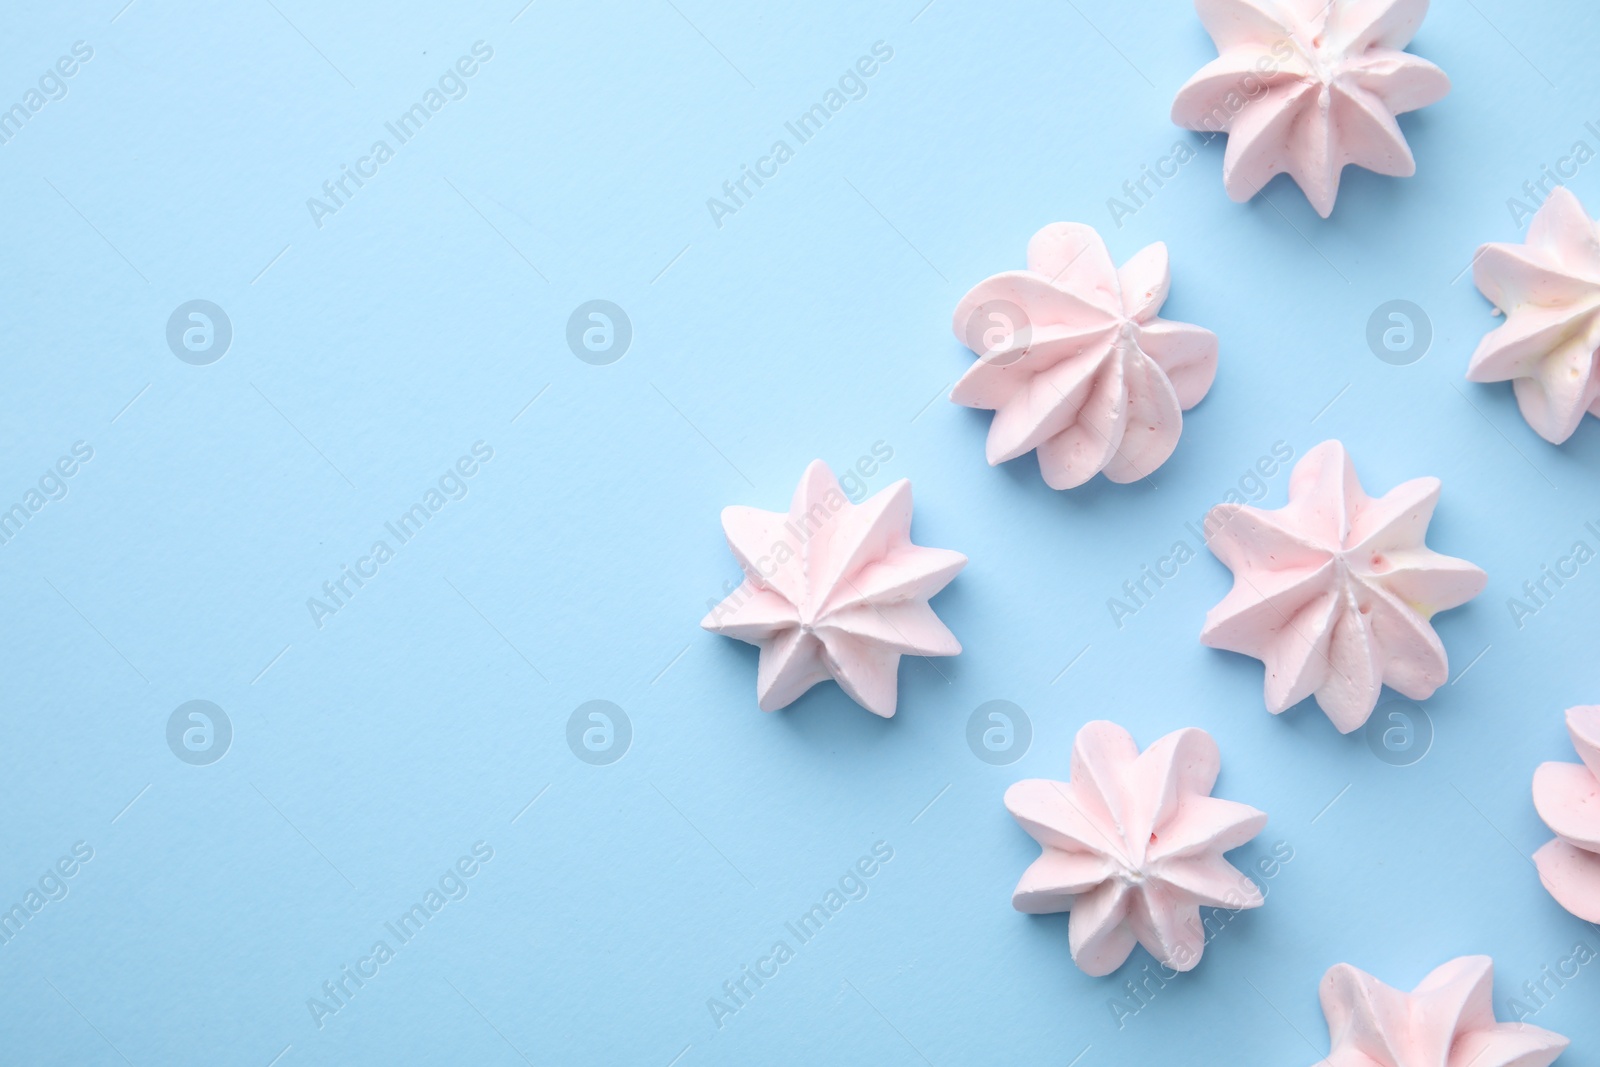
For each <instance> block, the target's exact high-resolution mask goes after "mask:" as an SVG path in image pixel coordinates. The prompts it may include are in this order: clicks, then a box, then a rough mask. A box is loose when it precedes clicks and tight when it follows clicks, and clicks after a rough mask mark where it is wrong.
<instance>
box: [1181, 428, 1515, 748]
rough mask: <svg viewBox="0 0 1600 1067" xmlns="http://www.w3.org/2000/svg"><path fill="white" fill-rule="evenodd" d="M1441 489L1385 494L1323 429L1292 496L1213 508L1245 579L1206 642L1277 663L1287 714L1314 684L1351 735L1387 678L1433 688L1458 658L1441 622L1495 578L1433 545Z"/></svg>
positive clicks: (1413, 689)
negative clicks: (1370, 485)
mask: <svg viewBox="0 0 1600 1067" xmlns="http://www.w3.org/2000/svg"><path fill="white" fill-rule="evenodd" d="M1438 501H1439V479H1437V478H1416V479H1413V480H1412V481H1409V482H1406V483H1405V484H1403V485H1400V486H1397V487H1395V488H1394V489H1391V490H1390V491H1389V492H1388V493H1386V494H1384V495H1383V496H1381V497H1379V498H1378V499H1376V500H1374V499H1372V498H1371V497H1369V496H1367V494H1366V493H1364V492H1362V490H1361V483H1360V482H1358V481H1357V480H1356V472H1355V467H1354V466H1353V465H1352V464H1351V462H1350V456H1349V455H1348V453H1346V452H1345V448H1344V445H1343V444H1341V443H1339V442H1338V441H1324V442H1323V443H1322V444H1320V445H1318V446H1317V447H1315V448H1313V449H1312V450H1311V451H1309V452H1307V453H1306V454H1305V457H1304V458H1302V459H1301V460H1300V462H1299V463H1297V464H1295V468H1294V473H1293V474H1291V475H1290V477H1289V504H1288V506H1287V507H1283V508H1279V509H1278V510H1276V511H1264V510H1262V509H1260V508H1253V507H1250V506H1249V505H1246V504H1219V505H1218V506H1217V507H1215V508H1213V509H1211V513H1210V514H1209V515H1208V516H1206V524H1205V525H1206V544H1207V545H1208V546H1209V547H1210V549H1211V551H1212V552H1213V553H1215V554H1216V557H1217V558H1218V559H1220V560H1221V561H1222V562H1223V563H1224V564H1225V565H1226V566H1227V567H1228V569H1229V570H1231V571H1233V589H1232V590H1230V591H1229V593H1228V595H1227V596H1226V597H1224V598H1223V600H1222V602H1221V603H1219V604H1218V605H1217V606H1216V607H1214V608H1212V609H1211V611H1210V613H1209V614H1207V615H1206V622H1205V628H1204V629H1202V630H1201V631H1200V640H1201V641H1202V642H1203V643H1204V644H1207V645H1210V646H1211V647H1212V648H1221V649H1226V650H1228V651H1230V652H1239V653H1243V654H1244V655H1246V656H1252V657H1254V658H1255V659H1259V660H1261V661H1262V662H1263V663H1264V664H1265V665H1266V701H1267V710H1268V711H1270V712H1272V713H1273V714H1274V715H1276V714H1278V713H1280V712H1282V711H1284V710H1286V709H1288V708H1290V707H1292V706H1293V705H1295V704H1297V703H1299V702H1300V701H1302V700H1304V699H1305V698H1306V697H1308V696H1311V695H1313V694H1315V695H1316V698H1317V704H1318V706H1320V707H1321V708H1322V710H1323V711H1324V712H1326V713H1327V715H1328V718H1329V719H1331V720H1332V721H1333V724H1334V726H1336V727H1338V729H1339V732H1340V733H1349V732H1350V731H1352V730H1354V729H1356V728H1357V727H1359V726H1361V725H1362V724H1364V723H1365V722H1366V721H1367V718H1368V716H1370V715H1371V714H1372V709H1373V708H1375V707H1376V706H1377V704H1378V694H1379V692H1380V691H1381V690H1382V688H1383V686H1384V685H1385V684H1388V685H1389V686H1391V687H1392V688H1394V689H1396V690H1398V691H1399V692H1401V693H1403V694H1404V695H1406V696H1408V697H1410V698H1411V699H1413V700H1423V699H1425V698H1427V697H1430V696H1432V695H1433V692H1434V690H1435V689H1438V688H1439V686H1440V685H1442V684H1444V682H1445V680H1446V679H1447V678H1448V677H1449V664H1448V662H1447V661H1446V658H1445V651H1444V645H1443V644H1442V643H1441V642H1440V640H1439V635H1438V634H1436V633H1434V631H1433V627H1432V626H1431V625H1429V620H1430V619H1431V618H1432V617H1433V614H1434V613H1435V612H1438V611H1443V610H1445V609H1446V608H1453V607H1458V606H1460V605H1461V604H1465V603H1466V602H1467V601H1468V600H1471V599H1472V598H1473V597H1475V596H1477V595H1478V594H1479V593H1480V592H1482V591H1483V587H1484V585H1485V583H1486V582H1487V581H1488V576H1487V575H1485V574H1484V573H1483V571H1481V570H1479V569H1478V568H1477V567H1475V566H1473V565H1472V564H1470V563H1468V562H1467V561H1466V560H1462V559H1455V558H1453V557H1451V556H1443V555H1440V554H1439V553H1437V552H1434V551H1432V550H1431V549H1429V548H1428V547H1427V546H1426V545H1425V544H1424V543H1423V538H1424V536H1425V535H1426V533H1427V529H1428V521H1429V520H1430V519H1431V518H1432V517H1433V508H1434V505H1435V504H1437V503H1438Z"/></svg>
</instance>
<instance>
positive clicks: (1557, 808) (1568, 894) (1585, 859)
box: [1533, 706, 1600, 923]
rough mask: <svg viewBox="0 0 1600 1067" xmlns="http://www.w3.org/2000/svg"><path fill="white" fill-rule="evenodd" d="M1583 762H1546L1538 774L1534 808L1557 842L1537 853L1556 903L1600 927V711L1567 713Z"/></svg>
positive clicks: (1588, 709) (1538, 864) (1541, 872)
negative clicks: (1598, 924) (1599, 924)
mask: <svg viewBox="0 0 1600 1067" xmlns="http://www.w3.org/2000/svg"><path fill="white" fill-rule="evenodd" d="M1567 732H1568V733H1570V734H1571V735H1572V745H1573V747H1574V748H1576V749H1577V750H1578V758H1579V759H1581V760H1583V762H1582V763H1581V764H1578V763H1545V764H1542V765H1540V767H1539V769H1538V770H1537V771H1535V772H1534V775H1533V806H1534V807H1535V808H1537V809H1538V811H1539V818H1541V819H1543V820H1544V821H1545V825H1546V826H1548V827H1550V829H1551V830H1552V831H1553V832H1554V833H1555V835H1556V839H1555V840H1554V841H1551V842H1550V843H1549V844H1547V845H1545V846H1544V847H1543V848H1541V849H1539V851H1537V852H1535V853H1534V854H1533V863H1534V866H1535V867H1537V868H1538V869H1539V880H1540V881H1541V882H1543V883H1544V887H1545V888H1546V889H1548V890H1549V891H1550V895H1551V896H1553V897H1555V898H1556V903H1558V904H1560V905H1561V906H1562V907H1563V908H1566V909H1567V910H1568V911H1570V912H1572V914H1574V915H1576V916H1577V917H1578V918H1580V919H1583V920H1586V921H1587V922H1592V923H1600V707H1594V706H1588V707H1576V708H1568V709H1567Z"/></svg>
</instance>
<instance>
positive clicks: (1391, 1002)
mask: <svg viewBox="0 0 1600 1067" xmlns="http://www.w3.org/2000/svg"><path fill="white" fill-rule="evenodd" d="M1318 992H1319V993H1320V994H1321V997H1322V1014H1323V1015H1325V1016H1327V1019H1328V1039H1329V1042H1330V1043H1331V1044H1332V1046H1333V1048H1332V1051H1330V1052H1329V1053H1328V1056H1327V1058H1326V1059H1323V1060H1319V1061H1318V1064H1319V1067H1549V1064H1551V1063H1553V1062H1554V1061H1555V1059H1556V1057H1557V1056H1559V1055H1561V1053H1562V1051H1563V1050H1565V1049H1566V1047H1567V1045H1568V1044H1570V1042H1569V1041H1568V1040H1567V1039H1566V1038H1564V1037H1562V1036H1561V1035H1560V1034H1557V1033H1552V1032H1551V1031H1549V1030H1543V1029H1540V1028H1539V1027H1537V1026H1531V1025H1529V1024H1528V1023H1520V1022H1518V1023H1502V1022H1497V1021H1496V1020H1495V1017H1494V1004H1493V1002H1492V1001H1493V996H1494V961H1493V960H1492V959H1490V958H1489V957H1488V956H1461V957H1459V958H1457V959H1453V960H1451V961H1450V962H1449V963H1446V964H1445V965H1443V966H1442V967H1439V968H1436V969H1435V970H1434V971H1433V972H1432V973H1431V974H1429V975H1428V977H1426V978H1424V979H1423V980H1422V983H1421V984H1420V985H1418V986H1417V988H1415V989H1413V990H1412V991H1411V992H1409V993H1402V992H1401V991H1400V990H1398V989H1395V988H1393V987H1391V986H1387V985H1385V984H1383V983H1382V982H1380V981H1378V980H1377V979H1376V978H1374V977H1372V975H1370V974H1367V973H1366V972H1365V971H1361V970H1357V969H1356V968H1355V967H1352V966H1350V965H1349V964H1348V963H1336V964H1334V965H1333V966H1332V967H1330V968H1329V969H1328V973H1327V974H1326V975H1324V976H1323V978H1322V985H1321V988H1320V989H1319V990H1318Z"/></svg>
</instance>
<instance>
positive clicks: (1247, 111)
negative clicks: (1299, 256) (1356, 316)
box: [1172, 0, 1450, 218]
mask: <svg viewBox="0 0 1600 1067" xmlns="http://www.w3.org/2000/svg"><path fill="white" fill-rule="evenodd" d="M1194 6H1195V10H1196V11H1197V12H1198V13H1199V15H1200V21H1201V22H1202V23H1204V24H1205V28H1206V32H1208V33H1210V34H1211V39H1212V40H1213V41H1215V42H1216V45H1217V53H1218V54H1217V58H1216V59H1214V60H1212V61H1211V62H1210V63H1208V64H1206V65H1205V66H1204V67H1202V68H1201V69H1200V71H1199V73H1197V74H1196V75H1195V76H1194V77H1193V78H1190V79H1189V82H1188V84H1186V85H1185V86H1184V87H1183V88H1182V89H1179V90H1178V96H1177V98H1176V99H1175V100H1174V101H1173V102H1172V121H1173V122H1175V123H1177V124H1178V125H1179V126H1183V127H1185V128H1187V129H1191V130H1201V131H1203V132H1207V133H1210V134H1212V135H1213V136H1215V135H1216V134H1218V133H1224V132H1225V133H1227V135H1228V150H1227V153H1226V154H1225V155H1224V156H1223V160H1222V184H1223V187H1224V188H1226V189H1227V191H1228V196H1229V197H1231V198H1232V199H1234V200H1236V201H1239V202H1241V203H1242V202H1243V201H1246V200H1249V199H1250V198H1251V197H1252V196H1254V195H1255V194H1256V193H1258V192H1260V191H1261V187H1262V186H1264V185H1266V184H1267V182H1268V181H1270V180H1271V179H1272V178H1273V176H1274V175H1277V174H1288V175H1289V177H1291V178H1293V179H1294V180H1295V182H1297V183H1298V184H1299V186H1300V188H1301V189H1302V190H1304V191H1305V194H1306V199H1307V200H1309V201H1311V206H1312V207H1313V208H1315V209H1316V211H1317V214H1319V215H1321V216H1322V217H1323V218H1327V217H1328V216H1329V215H1331V214H1332V213H1333V202H1334V200H1335V199H1336V198H1337V197H1338V195H1339V174H1340V172H1341V171H1342V170H1344V168H1345V166H1347V165H1348V164H1352V163H1353V164H1355V165H1356V166H1359V167H1365V168H1366V169H1368V170H1371V171H1376V172H1377V173H1379V174H1388V175H1393V176H1395V177H1402V178H1404V177H1410V176H1411V175H1412V174H1415V173H1416V170H1417V164H1416V160H1415V159H1413V158H1412V155H1411V148H1410V146H1409V145H1407V144H1406V138H1405V134H1403V133H1401V132H1400V126H1399V124H1398V123H1397V122H1395V116H1396V115H1400V114H1403V113H1405V112H1407V111H1415V110H1416V109H1417V108H1419V107H1426V106H1427V105H1429V104H1432V103H1435V102H1437V101H1438V100H1440V99H1442V98H1443V97H1444V95H1445V94H1446V93H1448V92H1449V91H1450V79H1449V78H1447V77H1445V74H1444V71H1442V70H1440V69H1439V68H1438V67H1436V66H1434V65H1433V64H1432V63H1429V62H1428V61H1427V60H1425V59H1421V58H1419V57H1417V56H1414V55H1411V54H1410V53H1408V52H1406V51H1405V47H1406V45H1407V44H1408V43H1410V41H1411V38H1412V36H1413V35H1415V34H1416V32H1417V27H1419V26H1421V25H1422V18H1423V16H1424V15H1426V14H1427V13H1428V0H1195V5H1194Z"/></svg>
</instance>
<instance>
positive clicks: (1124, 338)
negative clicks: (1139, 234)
mask: <svg viewBox="0 0 1600 1067" xmlns="http://www.w3.org/2000/svg"><path fill="white" fill-rule="evenodd" d="M1171 281H1172V274H1171V270H1170V269H1169V267H1168V263H1167V246H1166V245H1164V244H1161V243H1159V242H1158V243H1156V244H1153V245H1149V246H1148V247H1146V248H1144V249H1143V250H1142V251H1140V252H1139V253H1138V254H1137V255H1135V256H1134V257H1133V258H1132V259H1130V260H1128V262H1126V263H1124V264H1123V265H1122V267H1121V268H1118V267H1116V266H1115V265H1114V264H1113V263H1112V262H1111V254H1110V253H1109V252H1108V251H1106V245H1105V242H1104V241H1102V240H1101V239H1100V235H1099V234H1098V233H1096V232H1095V230H1094V227H1092V226H1085V225H1083V224H1082V223H1076V222H1056V223H1052V224H1050V225H1049V226H1046V227H1045V228H1044V229H1042V230H1040V231H1039V232H1038V233H1036V234H1034V235H1033V239H1032V240H1031V241H1029V242H1028V269H1027V270H1013V271H1006V272H1005V273H1003V274H996V275H995V276H994V277H992V278H986V279H985V280H983V281H981V282H979V283H978V284H977V285H975V286H973V287H972V290H971V291H970V292H968V293H967V295H966V296H964V297H962V298H961V303H960V304H958V305H956V311H955V316H954V321H953V326H954V329H955V334H956V336H957V337H958V338H960V339H961V341H962V342H963V343H964V344H966V345H967V347H968V348H971V349H972V350H973V351H975V352H977V353H978V357H979V358H978V362H976V363H974V364H973V365H972V366H971V367H970V368H969V369H968V370H967V373H966V374H965V375H963V376H962V378H961V380H960V381H959V382H957V383H956V385H955V388H954V389H953V390H952V391H951V393H950V399H951V400H953V401H955V402H956V403H957V404H962V405H965V406H966V407H969V408H982V409H984V410H986V411H993V412H994V413H995V416H994V420H993V421H992V422H991V423H990V424H989V440H988V444H987V446H986V448H985V452H986V454H987V457H988V460H989V465H990V466H994V465H996V464H999V463H1004V462H1005V461H1006V460H1009V459H1016V458H1017V457H1018V456H1022V455H1026V454H1027V453H1029V452H1031V451H1034V450H1035V449H1037V450H1038V453H1039V471H1040V473H1041V474H1043V475H1044V480H1045V481H1046V482H1047V483H1048V484H1049V485H1050V487H1051V488H1052V489H1071V488H1073V487H1074V486H1078V485H1082V484H1083V483H1084V482H1087V481H1088V480H1089V479H1090V478H1093V477H1094V476H1095V474H1097V473H1099V472H1101V471H1104V472H1105V476H1106V477H1107V478H1109V479H1111V480H1112V481H1113V482H1132V481H1137V480H1138V479H1140V478H1143V477H1145V476H1146V475H1148V474H1149V473H1150V472H1151V471H1153V470H1155V469H1156V468H1157V467H1159V466H1161V464H1163V463H1165V462H1166V461H1167V457H1168V456H1170V455H1172V450H1173V449H1174V448H1176V447H1177V444H1178V434H1179V433H1180V432H1181V431H1182V429H1183V412H1184V411H1187V410H1188V409H1189V408H1192V407H1194V406H1195V405H1196V404H1198V403H1200V399H1201V398H1202V397H1204V396H1205V395H1206V391H1207V390H1208V389H1210V388H1211V380H1212V379H1213V378H1215V377H1216V374H1217V335H1216V334H1214V333H1212V332H1211V331H1210V330H1206V329H1203V328H1201V327H1199V326H1191V325H1190V324H1188V323H1186V322H1172V321H1169V320H1167V319H1163V318H1161V317H1159V316H1158V315H1157V314H1156V313H1157V312H1158V311H1160V310H1161V305H1162V304H1163V303H1164V302H1165V301H1166V299H1167V289H1168V287H1169V285H1170V284H1171Z"/></svg>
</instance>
